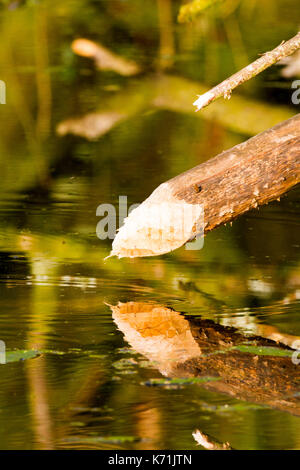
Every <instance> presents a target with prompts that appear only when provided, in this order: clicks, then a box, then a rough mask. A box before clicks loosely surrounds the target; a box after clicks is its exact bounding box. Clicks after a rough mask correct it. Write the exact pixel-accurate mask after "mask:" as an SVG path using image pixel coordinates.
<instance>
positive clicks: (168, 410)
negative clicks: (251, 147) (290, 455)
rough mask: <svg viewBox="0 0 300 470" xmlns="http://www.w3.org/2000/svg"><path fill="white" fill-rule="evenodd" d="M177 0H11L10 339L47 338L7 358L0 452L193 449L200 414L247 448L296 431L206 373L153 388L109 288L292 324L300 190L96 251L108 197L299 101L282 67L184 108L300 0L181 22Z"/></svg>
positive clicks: (298, 276)
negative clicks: (197, 230) (161, 237)
mask: <svg viewBox="0 0 300 470" xmlns="http://www.w3.org/2000/svg"><path fill="white" fill-rule="evenodd" d="M182 4H183V2H181V1H180V0H143V2H141V1H137V0H65V1H64V2H59V1H57V0H52V1H49V0H40V1H38V0H35V1H34V0H28V1H26V0H23V1H22V0H6V1H1V2H0V28H1V37H2V44H3V46H2V48H1V50H0V79H1V80H4V81H5V83H6V90H7V96H6V104H5V105H0V119H1V121H0V122H1V130H2V133H1V140H0V175H1V185H0V215H1V217H0V292H1V297H0V339H1V340H3V341H5V343H6V346H7V349H8V350H13V349H18V350H23V349H24V350H29V349H36V350H39V351H44V354H43V355H42V356H40V357H37V358H35V359H27V360H26V361H22V362H12V363H8V364H6V365H1V366H0V423H1V426H0V447H1V448H2V449H4V448H9V449H15V448H86V447H89V448H90V447H91V448H94V447H95V448H116V449H118V448H138V449H145V448H152V449H153V448H156V449H160V448H161V449H163V448H170V449H180V448H181V449H182V448H195V442H194V440H193V438H192V431H193V430H194V429H195V428H196V427H199V428H200V429H201V430H203V431H204V432H206V433H208V434H211V435H213V436H214V437H215V438H216V439H217V440H218V441H220V442H225V441H230V443H231V445H232V446H233V447H234V448H237V449H239V448H244V449H245V448H247V449H249V448H251V449H280V448H289V449H293V448H298V449H299V447H300V422H299V418H298V417H296V416H292V415H291V414H288V413H284V412H282V411H279V410H273V409H270V408H266V407H256V406H251V404H249V403H247V402H244V401H237V400H236V399H233V398H229V397H228V396H226V395H221V394H218V393H215V392H209V391H207V390H204V389H202V388H200V387H199V386H197V385H189V386H186V387H179V388H178V389H175V390H174V389H172V390H169V389H166V388H163V387H158V388H151V387H147V386H145V385H143V383H144V382H145V380H146V379H147V378H152V377H160V376H161V375H160V373H159V371H158V370H157V369H156V368H155V367H154V366H153V364H150V363H149V361H148V362H147V361H146V359H144V358H143V356H142V355H141V354H139V353H137V352H134V351H133V350H132V349H131V348H130V347H129V345H128V343H127V342H126V341H125V340H124V337H123V334H122V332H120V331H119V330H118V329H117V326H116V324H115V323H114V322H113V320H112V317H111V312H110V309H109V308H108V307H107V306H106V305H105V302H106V303H109V304H116V303H117V302H118V301H138V300H141V299H142V300H143V301H145V302H150V303H151V302H153V301H155V302H159V303H160V304H162V305H165V306H170V307H173V308H176V310H177V311H183V312H186V313H188V314H189V315H194V316H197V315H201V316H202V317H203V318H210V319H212V320H214V321H215V322H218V323H221V324H223V325H232V326H235V327H238V328H239V329H240V330H241V331H242V332H243V333H245V334H247V333H255V334H259V335H262V336H267V337H275V336H276V335H277V338H278V337H279V338H280V339H281V340H282V341H285V342H286V343H287V344H291V343H292V342H293V340H295V339H297V338H298V337H299V336H300V320H299V298H300V297H299V292H300V259H299V254H300V244H299V234H300V225H299V213H300V192H299V188H296V189H294V190H293V191H292V192H290V193H289V195H288V196H287V197H284V198H283V199H282V200H281V201H280V202H277V201H276V202H274V203H272V204H270V205H269V206H267V207H265V208H263V209H261V210H259V211H254V212H250V213H249V214H246V215H245V216H243V217H241V218H240V219H239V220H237V221H236V222H234V224H233V225H232V226H226V227H223V228H220V229H217V230H215V231H214V232H213V233H211V234H209V235H208V236H207V237H206V239H205V244H204V248H203V249H202V250H201V251H199V252H194V251H186V250H185V249H184V248H182V249H180V250H177V251H176V252H174V253H171V254H169V255H166V256H163V257H159V258H153V259H136V260H127V259H123V260H114V259H111V260H107V261H106V262H104V261H103V258H104V257H105V256H107V255H108V254H109V251H110V245H111V241H110V240H106V241H100V240H98V239H97V237H96V232H95V231H96V224H97V222H98V221H99V218H97V217H96V209H97V206H98V205H99V204H101V203H113V204H115V205H116V206H117V204H118V198H119V195H127V196H128V204H129V205H130V204H132V203H137V202H141V201H142V200H143V199H145V197H146V196H148V195H149V194H150V193H151V192H152V190H153V189H154V188H155V187H156V186H157V185H158V184H160V183H161V182H163V181H165V180H167V179H169V178H171V177H173V176H175V175H177V174H179V173H180V172H182V171H184V170H186V169H188V168H190V167H192V166H195V165H197V164H199V163H201V162H203V161H205V160H206V159H208V158H210V157H212V156H214V155H216V154H218V153H220V152H221V151H222V150H224V149H226V148H230V147H231V146H233V145H235V144H237V143H239V142H241V141H243V140H245V139H247V138H249V137H250V136H252V135H255V134H256V133H258V132H260V131H263V130H264V129H266V128H268V127H270V126H272V125H274V124H275V123H277V122H280V121H282V120H284V119H287V118H288V117H290V116H292V115H293V114H295V113H297V111H298V108H299V107H297V106H295V105H293V104H292V103H291V93H292V90H291V82H292V81H293V80H294V79H296V78H297V76H296V75H295V76H293V77H289V78H287V77H283V76H282V71H283V70H284V67H286V65H279V66H274V67H272V68H270V69H268V70H267V71H265V72H264V73H262V74H261V75H259V76H258V77H256V78H255V79H253V80H251V81H250V82H248V83H247V84H245V85H243V86H242V87H240V88H239V89H237V90H236V92H235V93H234V94H233V96H232V98H231V100H230V101H227V100H226V101H224V100H219V101H217V102H215V103H214V104H212V105H210V106H209V107H208V108H207V109H206V110H204V111H203V112H201V113H198V114H195V113H194V108H193V106H192V102H193V101H194V99H195V97H196V95H197V94H198V93H200V92H201V91H205V90H206V89H208V87H209V86H212V85H215V84H217V83H218V82H219V81H221V80H223V79H224V78H226V77H227V76H228V75H230V74H232V73H234V72H235V71H237V70H238V69H240V68H241V67H243V66H245V65H246V64H247V63H249V62H250V61H252V60H254V59H255V58H257V56H258V54H259V53H263V52H265V51H267V50H270V49H272V48H274V47H275V46H276V45H278V44H279V43H280V42H281V41H282V40H283V39H288V38H290V37H292V36H293V35H294V34H295V33H296V32H297V30H298V28H299V4H298V1H297V0H276V1H274V0H261V1H258V0H248V1H245V0H225V1H223V2H216V4H215V5H212V6H211V8H208V9H206V10H205V11H204V12H203V13H202V14H200V15H199V16H197V18H194V19H193V21H192V22H187V23H182V22H179V21H178V14H179V11H180V7H181V6H182ZM80 38H85V39H89V40H90V41H93V44H94V43H96V44H98V45H99V47H100V45H101V46H103V47H105V48H106V49H107V50H108V51H111V52H112V53H114V55H112V56H111V55H110V56H109V60H108V62H109V61H110V66H109V67H108V66H107V67H106V69H104V68H105V67H104V65H103V50H102V52H101V50H100V49H101V47H100V49H97V47H96V49H95V50H94V52H93V53H92V57H87V56H86V55H91V54H87V53H86V52H85V51H84V50H83V49H82V48H81V50H78V49H76V48H75V46H74V41H75V40H76V39H77V40H78V39H80ZM101 53H102V56H101ZM99 54H100V55H99ZM97 57H98V59H97ZM99 57H100V58H101V57H102V59H101V60H100V59H99ZM120 58H121V59H120ZM120 60H121V64H123V65H121V66H120ZM122 61H123V62H122ZM104 62H105V61H104ZM124 64H125V65H124ZM135 64H136V65H135ZM120 67H121V70H123V73H122V72H120ZM132 67H133V68H132ZM135 67H136V69H135ZM108 68H109V69H110V70H108ZM124 70H125V72H124ZM126 71H127V72H126ZM272 335H273V336H272ZM274 335H275V336H274ZM278 335H279V336H278ZM123 359H125V360H123ZM120 361H121V362H120ZM299 367H300V366H299Z"/></svg>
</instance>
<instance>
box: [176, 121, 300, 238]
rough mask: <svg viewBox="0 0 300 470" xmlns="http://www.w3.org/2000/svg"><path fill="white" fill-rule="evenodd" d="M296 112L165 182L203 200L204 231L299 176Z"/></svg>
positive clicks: (179, 194) (179, 193)
mask: <svg viewBox="0 0 300 470" xmlns="http://www.w3.org/2000/svg"><path fill="white" fill-rule="evenodd" d="M299 130H300V114H298V115H296V116H295V117H293V118H291V119H289V120H287V121H285V122H283V123H280V124H279V125H277V126H275V127H273V128H272V129H269V130H267V131H265V132H263V133H261V134H259V135H257V136H255V137H253V138H251V139H249V140H247V141H246V142H243V143H242V144H239V145H237V146H236V147H233V148H232V149H230V150H227V151H225V152H223V153H222V154H220V155H218V156H217V157H215V158H213V159H211V160H209V161H207V162H206V163H204V164H202V165H199V166H196V167H195V168H192V169H191V170H188V171H186V172H185V173H182V174H181V175H179V176H176V177H175V178H173V179H172V180H170V181H169V182H168V185H169V186H170V187H171V189H172V194H173V195H174V196H175V197H176V198H178V199H181V200H184V201H185V202H188V203H192V204H195V203H198V204H203V205H204V215H205V232H208V231H210V230H212V229H214V228H215V227H217V226H218V225H221V224H224V223H226V222H229V221H231V220H233V219H234V218H236V217H237V216H239V215H241V214H243V213H244V212H246V211H248V210H250V209H254V208H256V207H258V206H261V205H263V204H267V203H268V202H270V201H272V200H274V199H278V198H279V197H280V196H281V195H282V194H284V193H285V192H287V191H288V190H289V189H291V188H292V187H293V186H295V185H296V184H298V183H299V182H300V132H299Z"/></svg>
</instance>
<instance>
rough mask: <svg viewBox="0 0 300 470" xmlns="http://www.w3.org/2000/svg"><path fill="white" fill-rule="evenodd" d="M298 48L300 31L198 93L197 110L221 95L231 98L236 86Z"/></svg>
mask: <svg viewBox="0 0 300 470" xmlns="http://www.w3.org/2000/svg"><path fill="white" fill-rule="evenodd" d="M297 49H300V32H298V34H296V36H294V37H293V38H292V39H290V40H289V41H287V42H284V41H283V42H282V43H281V44H280V45H279V46H278V47H276V48H275V49H273V50H272V51H269V52H266V53H265V54H263V56H262V57H260V58H259V59H257V60H255V61H254V62H252V64H249V65H247V67H244V68H243V69H242V70H240V71H239V72H237V73H235V74H234V75H232V76H231V77H229V78H227V79H226V80H224V81H223V82H221V83H220V84H219V85H217V86H215V87H214V88H212V89H211V90H210V91H208V92H206V93H204V94H203V95H198V99H197V100H196V101H195V102H194V103H193V104H194V106H196V107H197V109H196V111H200V109H202V108H205V107H206V106H208V105H209V104H210V103H212V102H213V101H215V100H216V99H217V98H220V96H224V98H227V99H229V98H230V97H231V93H232V90H233V89H234V88H236V87H238V86H239V85H241V84H242V83H244V82H246V81H247V80H250V78H253V77H255V76H256V75H258V74H259V73H260V72H263V71H264V70H266V69H267V68H268V67H270V66H271V65H273V64H276V62H278V61H279V60H281V59H283V58H284V57H287V56H289V55H291V54H293V53H294V52H295V51H296V50H297Z"/></svg>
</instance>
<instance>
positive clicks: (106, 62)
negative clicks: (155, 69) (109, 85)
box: [71, 38, 140, 77]
mask: <svg viewBox="0 0 300 470" xmlns="http://www.w3.org/2000/svg"><path fill="white" fill-rule="evenodd" d="M71 47H72V50H73V52H75V54H77V55H80V56H82V57H89V58H91V59H94V61H95V63H96V65H97V67H98V69H100V70H113V71H114V72H116V73H119V74H120V75H124V76H126V77H128V76H131V75H136V74H137V73H139V72H140V67H139V66H138V65H137V64H136V63H135V62H134V61H132V60H128V59H124V58H123V57H120V56H119V55H117V54H114V53H113V52H111V51H110V50H109V49H107V48H106V47H104V46H102V45H101V44H99V43H96V42H94V41H90V40H89V39H84V38H80V39H75V41H73V42H72V46H71Z"/></svg>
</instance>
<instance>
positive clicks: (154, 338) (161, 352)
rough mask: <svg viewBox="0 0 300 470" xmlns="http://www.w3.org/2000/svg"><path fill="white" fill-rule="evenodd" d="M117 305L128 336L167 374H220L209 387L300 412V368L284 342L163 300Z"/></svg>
mask: <svg viewBox="0 0 300 470" xmlns="http://www.w3.org/2000/svg"><path fill="white" fill-rule="evenodd" d="M111 308H112V311H113V319H114V321H115V322H116V324H117V326H118V328H119V329H120V330H121V331H122V332H123V333H124V335H125V339H126V341H127V342H128V343H129V344H130V345H131V346H132V348H133V349H134V350H135V351H137V352H139V353H141V354H143V355H145V356H146V357H147V358H148V359H149V360H150V361H154V363H155V365H156V367H157V368H158V370H159V371H160V373H161V374H163V375H165V376H168V377H179V378H182V377H197V378H198V377H203V378H205V377H207V376H208V377H210V376H211V377H215V378H218V379H220V380H217V381H212V382H210V381H208V383H206V382H204V384H205V387H206V388H208V389H209V390H214V391H219V392H222V393H227V394H228V395H230V396H234V397H237V398H239V399H242V400H248V401H251V402H258V403H261V404H268V405H270V406H274V407H277V408H279V409H282V410H284V411H289V412H291V413H294V414H296V415H300V401H299V391H300V389H299V381H300V370H299V367H298V366H297V365H296V364H293V362H292V360H291V354H292V351H289V349H288V348H283V347H282V345H281V347H279V345H280V343H279V345H278V343H276V342H273V341H270V340H266V339H263V338H261V337H258V336H256V337H253V336H252V337H251V336H243V335H241V334H240V333H239V332H238V330H236V329H235V328H229V327H223V326H220V325H217V324H215V323H214V322H213V321H211V320H202V319H197V318H196V317H192V318H188V319H187V317H186V318H184V317H183V316H182V315H180V314H179V313H178V312H175V311H173V310H171V309H169V308H165V307H162V306H156V305H151V304H145V303H137V302H129V303H126V304H119V305H118V306H116V307H111ZM283 371H284V374H283ZM175 383H176V381H175Z"/></svg>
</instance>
